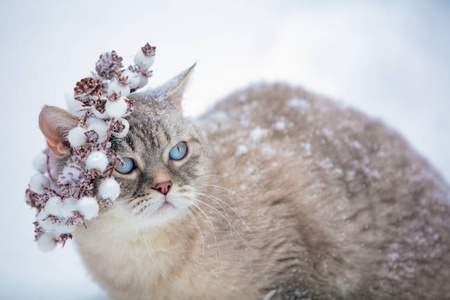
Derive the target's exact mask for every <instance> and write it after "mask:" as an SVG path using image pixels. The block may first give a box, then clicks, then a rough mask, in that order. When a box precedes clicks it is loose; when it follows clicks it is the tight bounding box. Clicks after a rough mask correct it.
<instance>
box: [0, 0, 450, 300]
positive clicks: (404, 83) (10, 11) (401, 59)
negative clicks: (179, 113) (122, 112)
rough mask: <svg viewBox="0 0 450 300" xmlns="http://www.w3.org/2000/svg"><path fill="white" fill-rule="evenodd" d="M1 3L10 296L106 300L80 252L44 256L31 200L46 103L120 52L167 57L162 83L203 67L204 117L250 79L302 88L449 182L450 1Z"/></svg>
mask: <svg viewBox="0 0 450 300" xmlns="http://www.w3.org/2000/svg"><path fill="white" fill-rule="evenodd" d="M5 2H6V1H2V3H1V4H0V31H1V37H2V40H3V44H2V47H1V49H0V54H1V56H0V57H1V58H2V59H3V61H4V67H3V72H2V73H1V75H0V86H1V88H2V90H3V91H4V92H3V95H4V96H3V98H2V100H1V104H2V107H3V110H4V112H5V114H4V116H3V117H2V118H1V119H0V120H1V121H0V122H1V128H2V129H3V132H4V133H3V134H4V143H3V145H2V147H1V148H0V151H1V154H2V157H3V159H4V165H6V168H5V169H3V172H2V175H1V180H0V182H1V189H0V193H1V194H0V195H1V199H2V201H3V203H5V205H4V206H3V209H2V210H1V215H0V220H1V222H2V223H1V224H3V230H2V232H1V233H0V237H1V243H0V257H1V258H2V262H1V264H0V298H1V299H58V298H60V297H61V295H62V293H64V298H65V299H98V298H99V297H102V295H103V296H104V294H103V293H102V292H101V291H100V290H99V289H98V288H97V287H96V286H95V285H94V284H93V283H91V282H90V280H89V277H88V276H87V274H86V272H85V271H84V269H83V267H82V266H81V262H80V258H79V257H78V255H77V254H76V253H75V250H74V247H73V246H74V245H73V244H74V243H71V242H69V243H68V245H67V246H66V248H65V249H63V250H62V251H61V250H58V251H55V252H52V253H47V254H42V253H40V252H39V251H38V249H37V247H36V246H35V245H34V243H33V241H32V236H33V233H32V231H33V227H32V224H31V222H33V219H34V216H33V212H32V211H31V210H30V209H28V207H26V206H25V204H24V202H23V198H24V189H25V187H26V185H27V182H28V179H29V177H30V176H31V175H32V174H33V170H32V168H31V160H32V157H33V156H34V155H35V154H36V153H38V152H39V151H40V150H41V149H43V148H44V140H43V138H42V136H41V134H40V132H39V130H38V127H37V117H38V114H39V111H40V109H41V107H42V105H43V104H51V105H57V106H61V107H65V101H64V94H65V93H70V92H71V91H72V90H73V86H74V84H75V82H76V81H78V80H79V79H80V78H82V77H84V76H85V75H87V74H88V72H89V71H90V70H93V69H94V63H95V62H96V60H97V58H98V55H99V54H100V53H102V52H104V51H107V50H108V51H109V50H113V49H115V50H116V51H117V52H118V53H119V55H121V56H123V57H124V59H125V61H126V62H128V63H131V62H132V57H133V55H134V53H135V52H136V50H137V49H138V47H140V46H142V45H143V44H144V43H145V42H147V41H148V42H150V43H151V44H152V45H153V44H154V45H156V46H157V56H156V63H155V65H154V67H153V70H154V77H153V78H151V80H150V84H151V85H156V84H159V83H162V82H163V81H164V80H166V79H169V78H170V77H172V76H174V75H176V74H177V73H179V72H180V71H181V70H183V69H185V68H187V67H189V66H190V65H191V64H193V63H194V62H198V65H197V68H196V71H195V75H194V77H193V81H192V83H191V86H190V89H189V91H188V93H187V95H186V96H187V97H186V101H185V103H184V105H185V112H186V114H187V115H190V116H195V115H198V114H199V113H201V112H203V111H205V110H206V109H207V108H208V107H209V106H211V104H212V103H213V102H214V101H215V100H217V99H219V98H222V97H225V96H226V95H227V94H228V93H230V92H232V91H233V90H235V89H238V88H242V87H245V86H246V85H247V84H249V83H251V82H259V81H268V82H272V81H285V82H289V83H292V84H295V85H302V86H304V87H305V88H308V89H311V90H313V91H316V92H318V93H321V94H324V95H327V96H330V97H332V98H335V99H337V100H338V101H340V102H342V103H344V104H347V105H351V106H354V107H357V108H359V109H361V110H363V111H364V112H365V113H366V114H368V115H370V116H372V117H375V118H379V119H382V120H384V121H385V122H386V123H387V124H388V125H389V126H390V127H391V128H393V129H395V130H397V131H399V132H401V133H402V134H403V135H405V136H406V137H407V139H408V140H409V141H410V142H411V143H412V145H413V147H414V148H415V149H417V151H418V152H419V153H421V154H422V155H424V156H425V157H426V158H427V159H429V160H430V161H431V162H432V163H433V164H434V166H435V167H436V168H437V169H438V170H440V171H441V173H442V174H444V175H445V177H446V178H447V179H449V178H450V155H449V153H450V139H449V131H450V119H449V118H448V117H447V115H448V114H449V113H450V84H449V82H450V35H449V34H448V33H449V29H450V18H449V17H450V4H449V2H446V1H434V2H431V1H427V2H425V1H396V2H395V3H394V2H393V1H365V2H361V1H339V3H337V1H321V2H320V4H318V3H317V2H318V1H313V0H311V1H300V0H297V1H223V2H222V3H220V2H215V1H214V2H213V1H183V2H179V3H177V2H174V1H161V0H159V1H127V2H126V3H127V4H126V5H125V4H123V3H125V2H124V1H77V2H72V3H73V4H71V5H69V4H68V2H67V1H49V0H40V1H31V0H29V1H9V2H8V3H5Z"/></svg>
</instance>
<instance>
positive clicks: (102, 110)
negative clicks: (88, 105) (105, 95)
mask: <svg viewBox="0 0 450 300" xmlns="http://www.w3.org/2000/svg"><path fill="white" fill-rule="evenodd" d="M106 101H107V100H106V99H98V100H97V102H95V109H96V110H97V111H98V112H99V113H101V114H104V113H105V104H106Z"/></svg>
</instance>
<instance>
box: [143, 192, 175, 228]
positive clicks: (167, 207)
mask: <svg viewBox="0 0 450 300" xmlns="http://www.w3.org/2000/svg"><path fill="white" fill-rule="evenodd" d="M175 203H176V201H175ZM175 203H174V202H173V201H171V199H170V198H169V197H167V198H165V197H164V198H163V199H161V203H159V204H158V205H157V208H155V210H153V211H151V212H148V213H146V214H145V215H143V216H142V219H143V221H144V223H145V226H161V225H164V224H167V223H168V222H169V221H171V220H173V219H175V218H176V217H177V216H179V214H180V212H181V211H182V210H183V209H182V208H179V207H177V205H176V204H175Z"/></svg>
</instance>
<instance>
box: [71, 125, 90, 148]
mask: <svg viewBox="0 0 450 300" xmlns="http://www.w3.org/2000/svg"><path fill="white" fill-rule="evenodd" d="M85 132H86V130H85V129H84V128H82V127H75V128H72V130H70V131H69V135H68V136H67V139H68V140H69V143H70V144H71V145H72V146H73V147H75V148H76V147H80V146H83V145H84V144H86V136H85V135H84V133H85Z"/></svg>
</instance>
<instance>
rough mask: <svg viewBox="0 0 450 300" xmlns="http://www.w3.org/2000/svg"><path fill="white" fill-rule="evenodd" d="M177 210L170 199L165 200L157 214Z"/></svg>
mask: <svg viewBox="0 0 450 300" xmlns="http://www.w3.org/2000/svg"><path fill="white" fill-rule="evenodd" d="M173 209H176V207H175V206H174V205H173V204H172V203H171V202H170V201H169V199H168V197H167V196H166V198H165V199H164V201H163V203H162V204H161V205H160V206H159V208H158V209H157V210H156V212H155V213H162V214H164V213H166V212H167V211H169V210H173Z"/></svg>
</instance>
